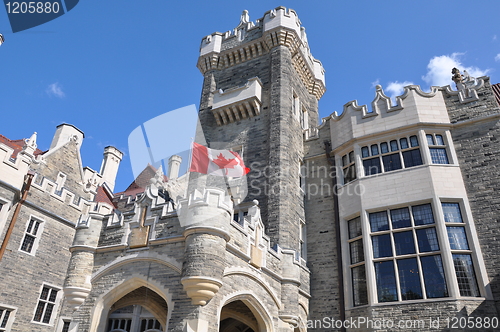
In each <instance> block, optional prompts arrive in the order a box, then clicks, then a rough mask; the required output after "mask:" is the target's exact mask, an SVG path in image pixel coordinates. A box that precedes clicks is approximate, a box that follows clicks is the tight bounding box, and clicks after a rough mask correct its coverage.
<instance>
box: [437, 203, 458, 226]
mask: <svg viewBox="0 0 500 332" xmlns="http://www.w3.org/2000/svg"><path fill="white" fill-rule="evenodd" d="M441 206H442V207H443V214H444V221H445V222H460V223H463V220H462V214H461V213H460V204H458V203H441Z"/></svg>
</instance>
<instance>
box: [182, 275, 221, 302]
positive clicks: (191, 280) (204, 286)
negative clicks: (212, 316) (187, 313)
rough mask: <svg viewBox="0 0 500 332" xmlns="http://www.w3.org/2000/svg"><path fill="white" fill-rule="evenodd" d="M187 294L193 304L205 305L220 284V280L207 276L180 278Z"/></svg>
mask: <svg viewBox="0 0 500 332" xmlns="http://www.w3.org/2000/svg"><path fill="white" fill-rule="evenodd" d="M181 284H182V286H183V287H184V290H185V291H186V293H187V295H188V296H189V297H190V298H191V303H192V304H194V305H205V304H207V302H208V301H210V300H211V299H212V298H213V297H214V296H215V293H217V292H218V291H219V288H221V286H222V281H219V280H217V279H214V278H208V277H185V278H182V279H181Z"/></svg>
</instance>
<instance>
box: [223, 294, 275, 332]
mask: <svg viewBox="0 0 500 332" xmlns="http://www.w3.org/2000/svg"><path fill="white" fill-rule="evenodd" d="M247 304H250V303H249V302H248V300H243V301H242V300H239V299H235V300H233V301H231V302H229V303H227V304H226V305H224V307H223V308H222V310H221V313H220V323H219V332H262V331H267V328H266V326H265V325H266V324H265V322H264V320H263V319H262V317H260V316H259V314H258V310H257V309H256V308H254V307H253V306H252V305H250V306H249V305H247Z"/></svg>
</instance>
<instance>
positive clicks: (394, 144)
mask: <svg viewBox="0 0 500 332" xmlns="http://www.w3.org/2000/svg"><path fill="white" fill-rule="evenodd" d="M398 150H399V147H398V141H396V140H394V141H391V151H398Z"/></svg>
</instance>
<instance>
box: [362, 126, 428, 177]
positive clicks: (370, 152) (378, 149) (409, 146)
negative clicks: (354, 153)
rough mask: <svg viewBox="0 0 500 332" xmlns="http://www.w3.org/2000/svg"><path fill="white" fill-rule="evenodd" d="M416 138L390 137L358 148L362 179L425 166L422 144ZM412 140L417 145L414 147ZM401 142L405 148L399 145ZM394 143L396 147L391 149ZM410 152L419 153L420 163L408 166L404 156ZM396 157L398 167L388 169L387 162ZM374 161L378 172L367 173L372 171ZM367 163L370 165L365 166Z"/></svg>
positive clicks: (416, 135)
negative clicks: (404, 143)
mask: <svg viewBox="0 0 500 332" xmlns="http://www.w3.org/2000/svg"><path fill="white" fill-rule="evenodd" d="M418 136H419V135H418V133H412V134H407V135H402V136H400V137H398V138H395V137H390V138H387V139H384V140H380V141H378V142H366V144H363V145H362V146H360V157H361V166H362V169H363V177H368V176H372V175H377V174H384V173H390V172H393V171H398V170H402V169H408V168H412V167H418V166H421V165H425V162H424V158H423V155H422V146H423V145H422V142H420V138H419V137H418ZM412 139H415V140H416V143H417V144H416V145H413V140H412ZM402 140H405V141H406V147H402V145H401V142H402ZM394 142H395V143H396V145H397V149H394V148H393V143H394ZM384 147H386V148H387V149H385V148H384ZM412 151H419V154H420V163H419V164H412V165H411V166H408V165H407V162H406V159H405V156H406V155H407V154H406V153H408V152H412ZM366 152H367V153H366ZM396 155H397V157H398V160H399V167H397V168H394V169H391V168H390V167H389V165H390V163H387V160H389V159H391V160H392V159H394V158H395V156H396ZM412 158H413V157H412ZM375 160H376V164H377V165H375V166H376V168H377V169H378V171H375V172H373V171H368V170H372V168H373V167H374V165H373V163H374V161H375ZM368 163H371V165H370V166H367V164H368ZM367 167H368V168H367Z"/></svg>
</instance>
